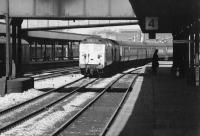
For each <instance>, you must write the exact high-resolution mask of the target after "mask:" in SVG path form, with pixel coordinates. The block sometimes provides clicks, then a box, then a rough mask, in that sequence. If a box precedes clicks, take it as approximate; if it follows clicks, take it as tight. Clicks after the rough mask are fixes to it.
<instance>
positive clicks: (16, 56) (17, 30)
mask: <svg viewBox="0 0 200 136" xmlns="http://www.w3.org/2000/svg"><path fill="white" fill-rule="evenodd" d="M22 22H23V20H22V19H12V21H11V24H12V55H13V57H12V60H13V61H12V62H13V63H12V65H13V66H12V68H16V70H13V69H12V78H16V77H20V76H21V60H22V58H21V56H22V49H21V34H22V31H21V24H22Z"/></svg>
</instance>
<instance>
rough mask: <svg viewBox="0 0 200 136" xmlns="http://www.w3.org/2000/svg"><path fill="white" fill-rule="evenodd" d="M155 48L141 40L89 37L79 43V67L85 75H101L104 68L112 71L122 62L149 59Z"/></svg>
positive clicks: (162, 53)
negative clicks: (123, 40) (130, 40)
mask: <svg viewBox="0 0 200 136" xmlns="http://www.w3.org/2000/svg"><path fill="white" fill-rule="evenodd" d="M156 48H157V46H155V45H153V46H148V45H146V44H145V45H144V43H142V42H122V41H114V40H110V39H105V38H100V37H89V38H86V39H84V40H83V41H82V42H81V43H80V47H79V67H80V70H81V73H82V74H83V75H85V76H94V75H102V74H103V73H104V72H105V71H106V70H108V69H110V70H111V71H113V70H114V68H116V67H119V66H121V65H122V63H123V64H124V63H127V62H132V61H138V60H148V61H149V60H151V58H152V56H153V53H154V51H155V49H156ZM162 48H163V47H161V49H162ZM161 51H162V50H161ZM164 53H165V52H163V51H162V52H161V53H160V55H161V56H162V55H163V56H165V55H166V53H165V54H164ZM163 56H162V57H163Z"/></svg>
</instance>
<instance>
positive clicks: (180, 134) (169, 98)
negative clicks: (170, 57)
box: [107, 62, 200, 136]
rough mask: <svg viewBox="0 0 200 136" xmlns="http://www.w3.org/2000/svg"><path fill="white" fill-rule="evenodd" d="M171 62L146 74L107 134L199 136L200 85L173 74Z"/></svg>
mask: <svg viewBox="0 0 200 136" xmlns="http://www.w3.org/2000/svg"><path fill="white" fill-rule="evenodd" d="M171 64H172V63H171V62H170V63H169V62H160V67H159V70H158V74H157V75H153V74H151V73H150V72H149V71H150V67H151V66H150V65H147V66H145V67H144V69H143V70H144V74H142V75H141V76H140V77H139V78H138V80H137V81H136V84H135V85H134V88H133V90H132V92H131V93H130V95H129V98H128V99H127V101H126V103H125V105H124V106H123V108H122V110H121V111H120V114H119V116H118V117H117V119H116V120H115V121H114V124H113V125H112V127H111V128H110V130H109V131H108V133H107V136H199V135H200V89H199V88H197V87H194V86H191V85H188V84H187V82H186V79H184V78H179V77H176V76H175V75H173V74H171V72H170V69H171Z"/></svg>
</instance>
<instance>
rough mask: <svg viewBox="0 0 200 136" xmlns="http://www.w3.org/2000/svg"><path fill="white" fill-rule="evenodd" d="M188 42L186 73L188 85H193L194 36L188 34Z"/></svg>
mask: <svg viewBox="0 0 200 136" xmlns="http://www.w3.org/2000/svg"><path fill="white" fill-rule="evenodd" d="M188 40H189V43H188V46H189V49H188V52H189V56H188V59H189V71H188V78H187V81H188V83H189V84H193V83H194V58H195V57H194V56H195V53H194V51H195V48H194V42H193V41H194V34H192V33H190V34H189V36H188Z"/></svg>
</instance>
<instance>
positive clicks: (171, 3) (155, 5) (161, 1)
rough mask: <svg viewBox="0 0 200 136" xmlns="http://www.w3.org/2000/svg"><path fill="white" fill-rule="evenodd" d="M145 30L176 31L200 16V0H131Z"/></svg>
mask: <svg viewBox="0 0 200 136" xmlns="http://www.w3.org/2000/svg"><path fill="white" fill-rule="evenodd" d="M129 1H130V3H131V5H132V7H133V10H134V12H135V14H136V16H137V18H138V19H139V21H140V26H141V28H142V30H143V31H144V32H148V31H155V32H175V31H181V29H184V28H185V27H188V26H190V25H191V24H192V23H193V22H194V21H195V20H198V19H199V16H200V0H129Z"/></svg>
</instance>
